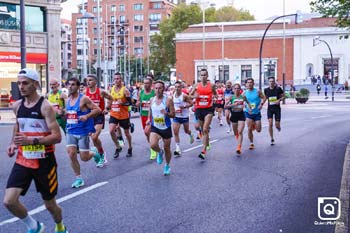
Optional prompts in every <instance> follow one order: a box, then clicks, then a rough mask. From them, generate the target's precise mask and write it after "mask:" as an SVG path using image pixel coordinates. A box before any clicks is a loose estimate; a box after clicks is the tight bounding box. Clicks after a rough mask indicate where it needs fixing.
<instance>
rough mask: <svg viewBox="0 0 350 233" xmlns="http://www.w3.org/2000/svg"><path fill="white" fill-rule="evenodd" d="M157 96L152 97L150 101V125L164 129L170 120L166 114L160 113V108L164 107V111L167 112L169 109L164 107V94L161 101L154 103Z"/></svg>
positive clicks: (169, 124) (169, 125) (167, 126)
mask: <svg viewBox="0 0 350 233" xmlns="http://www.w3.org/2000/svg"><path fill="white" fill-rule="evenodd" d="M156 98H157V97H154V98H153V100H152V103H151V112H152V122H151V124H152V126H153V127H156V128H158V129H161V130H165V129H168V128H170V127H171V120H170V117H169V116H168V115H164V114H163V113H161V110H162V109H164V110H165V111H166V112H169V109H168V108H167V107H166V99H167V97H166V96H163V100H162V102H161V103H160V104H159V105H158V104H157V103H156V100H155V99H156Z"/></svg>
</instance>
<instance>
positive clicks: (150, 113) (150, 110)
mask: <svg viewBox="0 0 350 233" xmlns="http://www.w3.org/2000/svg"><path fill="white" fill-rule="evenodd" d="M153 98H154V97H152V98H151V99H150V103H152V102H153ZM151 105H152V104H151ZM151 120H152V108H149V111H148V119H147V121H146V124H151Z"/></svg>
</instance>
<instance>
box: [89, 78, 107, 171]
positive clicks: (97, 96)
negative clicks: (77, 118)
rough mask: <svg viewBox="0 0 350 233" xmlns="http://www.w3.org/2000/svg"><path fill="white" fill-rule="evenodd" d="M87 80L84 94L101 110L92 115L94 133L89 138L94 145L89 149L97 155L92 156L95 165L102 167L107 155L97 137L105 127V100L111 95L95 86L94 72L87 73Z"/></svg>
mask: <svg viewBox="0 0 350 233" xmlns="http://www.w3.org/2000/svg"><path fill="white" fill-rule="evenodd" d="M86 82H87V86H88V87H87V88H86V96H87V97H89V98H90V100H91V101H92V102H93V103H94V104H96V105H97V106H99V107H100V109H101V110H102V111H103V112H102V113H101V114H99V115H98V116H96V117H94V126H95V130H96V133H93V134H91V139H92V142H93V144H94V147H93V148H91V151H92V152H94V153H96V154H97V155H98V156H94V158H96V159H97V160H98V161H97V160H96V161H95V162H97V165H96V166H97V167H103V166H104V164H106V163H107V157H106V153H105V151H104V150H103V147H102V143H101V140H100V139H99V136H100V134H101V132H102V129H104V128H105V113H106V112H105V111H104V109H105V100H104V98H107V99H112V97H111V96H110V95H109V94H108V93H107V92H106V91H104V90H102V89H101V88H99V87H97V76H96V75H94V74H89V75H88V76H87V79H86Z"/></svg>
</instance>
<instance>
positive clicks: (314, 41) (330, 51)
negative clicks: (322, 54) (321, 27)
mask: <svg viewBox="0 0 350 233" xmlns="http://www.w3.org/2000/svg"><path fill="white" fill-rule="evenodd" d="M320 42H322V43H325V44H326V45H327V47H328V50H329V54H330V55H331V76H332V77H331V84H332V101H334V89H335V86H334V66H333V65H334V64H333V54H332V50H331V47H330V46H329V44H328V43H327V42H326V41H325V40H321V39H320V37H319V36H316V37H315V38H313V41H312V45H313V47H315V46H316V45H318V44H319V43H320Z"/></svg>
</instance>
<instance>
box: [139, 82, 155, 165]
mask: <svg viewBox="0 0 350 233" xmlns="http://www.w3.org/2000/svg"><path fill="white" fill-rule="evenodd" d="M152 83H153V79H152V78H150V77H149V76H146V77H145V78H144V79H143V89H142V90H141V92H140V95H139V96H138V99H137V102H136V107H140V115H141V123H142V128H143V132H144V133H145V135H146V138H147V142H148V143H149V136H150V131H149V130H145V128H146V122H147V119H148V113H149V109H150V106H151V101H150V100H151V98H152V97H154V96H155V92H154V90H153V89H152ZM156 157H157V152H155V151H154V150H153V149H152V148H150V159H151V160H153V159H156Z"/></svg>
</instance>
